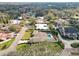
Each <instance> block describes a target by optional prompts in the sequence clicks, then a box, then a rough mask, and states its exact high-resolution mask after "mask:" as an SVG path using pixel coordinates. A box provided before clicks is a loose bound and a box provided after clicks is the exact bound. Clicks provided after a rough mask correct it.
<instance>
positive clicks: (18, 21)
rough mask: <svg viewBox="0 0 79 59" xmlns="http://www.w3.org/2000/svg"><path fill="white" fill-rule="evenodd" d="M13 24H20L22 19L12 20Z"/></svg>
mask: <svg viewBox="0 0 79 59" xmlns="http://www.w3.org/2000/svg"><path fill="white" fill-rule="evenodd" d="M10 22H11V23H12V24H19V23H20V22H21V21H20V20H11V21H10Z"/></svg>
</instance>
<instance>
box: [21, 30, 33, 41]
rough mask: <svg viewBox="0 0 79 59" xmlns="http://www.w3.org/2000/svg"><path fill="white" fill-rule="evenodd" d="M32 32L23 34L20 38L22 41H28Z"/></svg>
mask: <svg viewBox="0 0 79 59" xmlns="http://www.w3.org/2000/svg"><path fill="white" fill-rule="evenodd" d="M32 32H33V30H28V31H26V32H25V33H24V36H23V37H22V40H29V38H30V37H31V36H32Z"/></svg>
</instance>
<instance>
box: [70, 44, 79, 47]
mask: <svg viewBox="0 0 79 59" xmlns="http://www.w3.org/2000/svg"><path fill="white" fill-rule="evenodd" d="M71 46H72V47H73V48H79V43H72V44H71Z"/></svg>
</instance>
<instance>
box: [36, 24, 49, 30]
mask: <svg viewBox="0 0 79 59" xmlns="http://www.w3.org/2000/svg"><path fill="white" fill-rule="evenodd" d="M35 26H36V29H37V30H48V29H49V28H48V25H47V24H35Z"/></svg>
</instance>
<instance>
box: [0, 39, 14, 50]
mask: <svg viewBox="0 0 79 59" xmlns="http://www.w3.org/2000/svg"><path fill="white" fill-rule="evenodd" d="M14 40H15V39H11V40H9V41H7V42H5V43H2V44H0V50H3V49H6V48H8V47H9V46H10V45H11V44H12V42H13V41H14Z"/></svg>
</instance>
